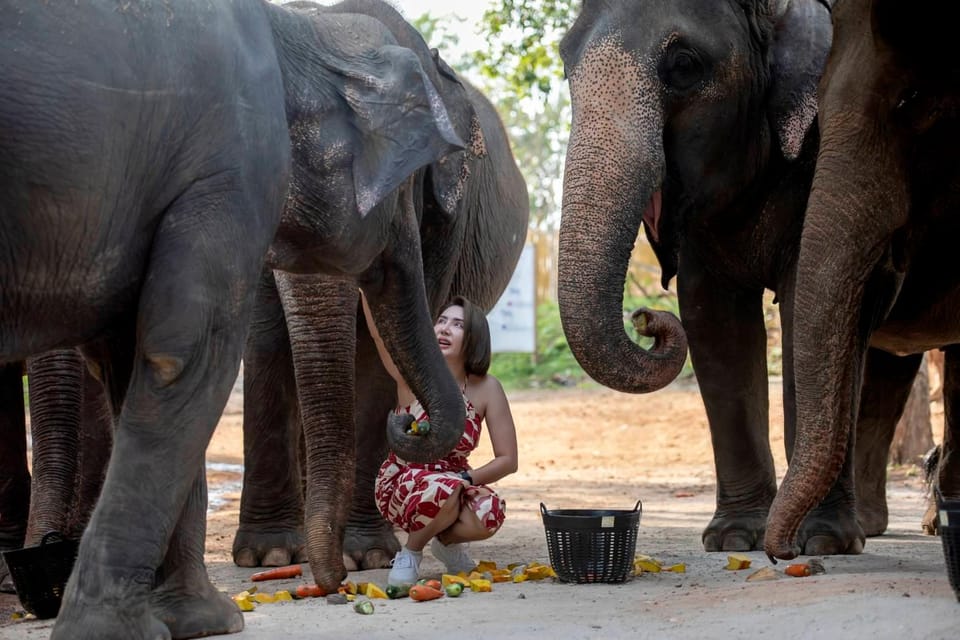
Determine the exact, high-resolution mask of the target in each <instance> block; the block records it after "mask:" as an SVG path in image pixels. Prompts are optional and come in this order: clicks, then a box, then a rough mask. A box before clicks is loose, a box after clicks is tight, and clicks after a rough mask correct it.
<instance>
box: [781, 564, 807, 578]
mask: <svg viewBox="0 0 960 640" xmlns="http://www.w3.org/2000/svg"><path fill="white" fill-rule="evenodd" d="M783 572H784V573H785V574H787V575H788V576H791V577H794V578H806V577H807V576H809V575H811V573H812V572H811V571H810V565H808V564H807V563H806V562H797V563H794V564H788V565H787V566H786V568H784V570H783Z"/></svg>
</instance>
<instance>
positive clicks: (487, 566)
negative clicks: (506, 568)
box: [474, 560, 497, 573]
mask: <svg viewBox="0 0 960 640" xmlns="http://www.w3.org/2000/svg"><path fill="white" fill-rule="evenodd" d="M496 570H497V563H496V562H493V561H492V560H481V561H480V562H478V563H477V568H476V569H474V571H479V572H480V573H483V572H484V571H490V572H491V573H492V572H494V571H496Z"/></svg>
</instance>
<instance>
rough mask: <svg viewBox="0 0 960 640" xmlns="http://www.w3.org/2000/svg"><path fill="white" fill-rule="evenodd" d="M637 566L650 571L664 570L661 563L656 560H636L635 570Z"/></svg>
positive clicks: (658, 571)
mask: <svg viewBox="0 0 960 640" xmlns="http://www.w3.org/2000/svg"><path fill="white" fill-rule="evenodd" d="M637 567H639V568H640V570H641V571H648V572H650V573H660V572H661V571H663V567H661V566H660V563H659V562H656V561H654V560H634V561H633V568H634V570H636V569H637Z"/></svg>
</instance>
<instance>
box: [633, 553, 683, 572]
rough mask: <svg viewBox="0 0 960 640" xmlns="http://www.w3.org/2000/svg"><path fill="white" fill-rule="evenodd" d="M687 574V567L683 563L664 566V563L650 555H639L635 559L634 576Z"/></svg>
mask: <svg viewBox="0 0 960 640" xmlns="http://www.w3.org/2000/svg"><path fill="white" fill-rule="evenodd" d="M666 571H669V572H671V573H686V572H687V565H686V564H684V563H682V562H677V563H675V564H671V565H667V566H664V564H663V562H661V561H660V560H657V559H656V558H653V557H651V556H648V555H644V554H642V553H638V554H637V555H635V556H634V557H633V575H635V576H641V575H643V574H644V573H663V572H666Z"/></svg>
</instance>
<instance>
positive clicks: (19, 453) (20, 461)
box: [0, 349, 111, 593]
mask: <svg viewBox="0 0 960 640" xmlns="http://www.w3.org/2000/svg"><path fill="white" fill-rule="evenodd" d="M23 369H24V365H23V363H19V362H15V363H11V364H8V365H6V366H5V367H4V369H3V370H4V375H3V379H2V383H0V385H2V388H3V393H4V397H6V398H7V400H6V402H5V403H4V404H3V412H2V415H0V424H2V425H3V435H4V436H5V438H4V442H5V443H7V446H5V447H4V448H3V454H2V458H0V470H2V471H3V474H4V476H5V479H4V481H3V482H2V486H3V487H4V488H3V489H2V490H0V514H3V518H2V527H0V550H3V551H7V550H11V549H19V548H21V547H30V546H34V545H37V544H39V543H40V541H41V539H42V538H43V536H44V534H46V533H48V532H50V531H57V532H60V533H61V534H62V535H64V536H65V537H67V538H72V539H79V538H80V536H81V535H82V533H83V530H84V528H85V527H86V523H87V520H88V519H89V517H90V513H91V511H92V510H93V506H94V504H95V503H96V500H97V497H98V496H99V494H100V487H101V485H102V484H103V472H104V469H105V468H106V463H107V458H108V457H109V452H110V442H111V419H110V412H109V408H108V407H107V405H106V398H105V394H104V390H103V385H101V384H100V383H99V381H97V380H96V379H95V378H94V377H93V376H92V375H90V373H89V372H88V371H87V367H86V364H85V363H84V361H83V356H82V355H81V354H80V352H79V351H78V350H77V349H55V350H53V351H50V352H48V353H44V354H41V355H38V356H35V357H32V358H30V359H28V360H27V363H26V373H27V380H28V385H29V393H30V430H31V435H32V440H33V477H32V481H31V475H30V472H29V471H28V470H27V462H26V454H27V451H26V429H25V424H24V411H23V383H22V380H21V377H22V374H23V372H24V371H23ZM0 591H6V592H10V593H12V592H13V591H14V585H13V581H12V579H11V577H10V575H9V572H8V570H7V567H6V564H5V563H4V562H3V561H2V560H0Z"/></svg>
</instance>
